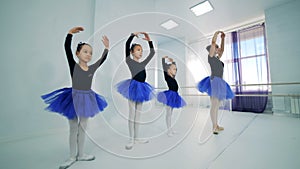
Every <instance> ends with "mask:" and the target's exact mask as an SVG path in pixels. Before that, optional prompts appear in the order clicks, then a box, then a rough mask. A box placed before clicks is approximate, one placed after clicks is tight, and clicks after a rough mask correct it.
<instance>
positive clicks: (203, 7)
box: [190, 1, 213, 16]
mask: <svg viewBox="0 0 300 169" xmlns="http://www.w3.org/2000/svg"><path fill="white" fill-rule="evenodd" d="M190 10H191V11H192V12H194V14H195V15H196V16H200V15H203V14H205V13H207V12H209V11H212V10H213V7H212V6H211V4H210V2H209V1H204V2H201V3H199V4H197V5H195V6H192V7H191V8H190Z"/></svg>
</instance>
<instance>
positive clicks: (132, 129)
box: [116, 32, 155, 150]
mask: <svg viewBox="0 0 300 169" xmlns="http://www.w3.org/2000/svg"><path fill="white" fill-rule="evenodd" d="M141 34H142V35H144V38H143V40H146V41H148V44H149V48H150V53H149V55H148V57H147V58H146V59H145V60H144V61H142V62H141V61H140V59H141V58H142V54H143V48H142V46H141V45H140V44H135V43H134V44H132V45H131V42H132V40H133V38H134V37H135V36H136V37H138V36H139V35H141ZM130 45H131V46H130ZM154 54H155V51H154V48H153V44H152V41H151V39H150V37H149V35H148V34H147V33H146V32H135V33H132V34H131V35H130V37H129V38H128V40H127V41H126V44H125V59H126V64H127V65H128V67H129V70H130V72H131V76H132V78H131V79H128V80H124V81H121V82H119V83H118V84H117V85H116V87H117V91H118V92H119V93H120V94H121V95H123V96H124V97H125V98H127V99H128V104H129V118H128V127H129V137H130V138H129V143H128V144H127V145H126V146H125V148H126V149H127V150H130V149H132V147H133V145H134V144H135V143H147V142H148V140H144V139H139V138H138V129H139V120H140V115H141V111H142V105H143V102H146V101H149V100H151V98H152V96H153V87H152V86H151V85H150V84H148V83H147V82H145V80H146V70H145V67H146V65H147V64H148V63H149V62H150V60H151V59H152V58H153V56H154ZM130 55H132V58H131V57H130Z"/></svg>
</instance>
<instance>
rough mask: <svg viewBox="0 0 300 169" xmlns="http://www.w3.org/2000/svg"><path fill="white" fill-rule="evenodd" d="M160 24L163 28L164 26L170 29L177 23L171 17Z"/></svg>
mask: <svg viewBox="0 0 300 169" xmlns="http://www.w3.org/2000/svg"><path fill="white" fill-rule="evenodd" d="M160 26H162V27H163V28H165V29H167V30H170V29H173V28H175V27H177V26H178V23H176V22H175V21H173V20H172V19H169V20H168V21H166V22H164V23H162V24H161V25H160Z"/></svg>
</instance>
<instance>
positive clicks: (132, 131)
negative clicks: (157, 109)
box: [128, 100, 143, 141]
mask: <svg viewBox="0 0 300 169" xmlns="http://www.w3.org/2000/svg"><path fill="white" fill-rule="evenodd" d="M128 104H129V118H128V127H129V137H130V140H132V141H133V140H134V139H136V138H138V131H139V125H140V124H139V123H140V122H139V121H140V117H141V111H142V106H143V104H142V103H138V102H134V101H131V100H129V101H128Z"/></svg>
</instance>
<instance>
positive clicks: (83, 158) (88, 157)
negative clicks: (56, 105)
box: [77, 154, 96, 161]
mask: <svg viewBox="0 0 300 169" xmlns="http://www.w3.org/2000/svg"><path fill="white" fill-rule="evenodd" d="M95 158H96V157H95V156H93V155H87V154H83V155H82V156H78V157H77V161H92V160H95Z"/></svg>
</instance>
